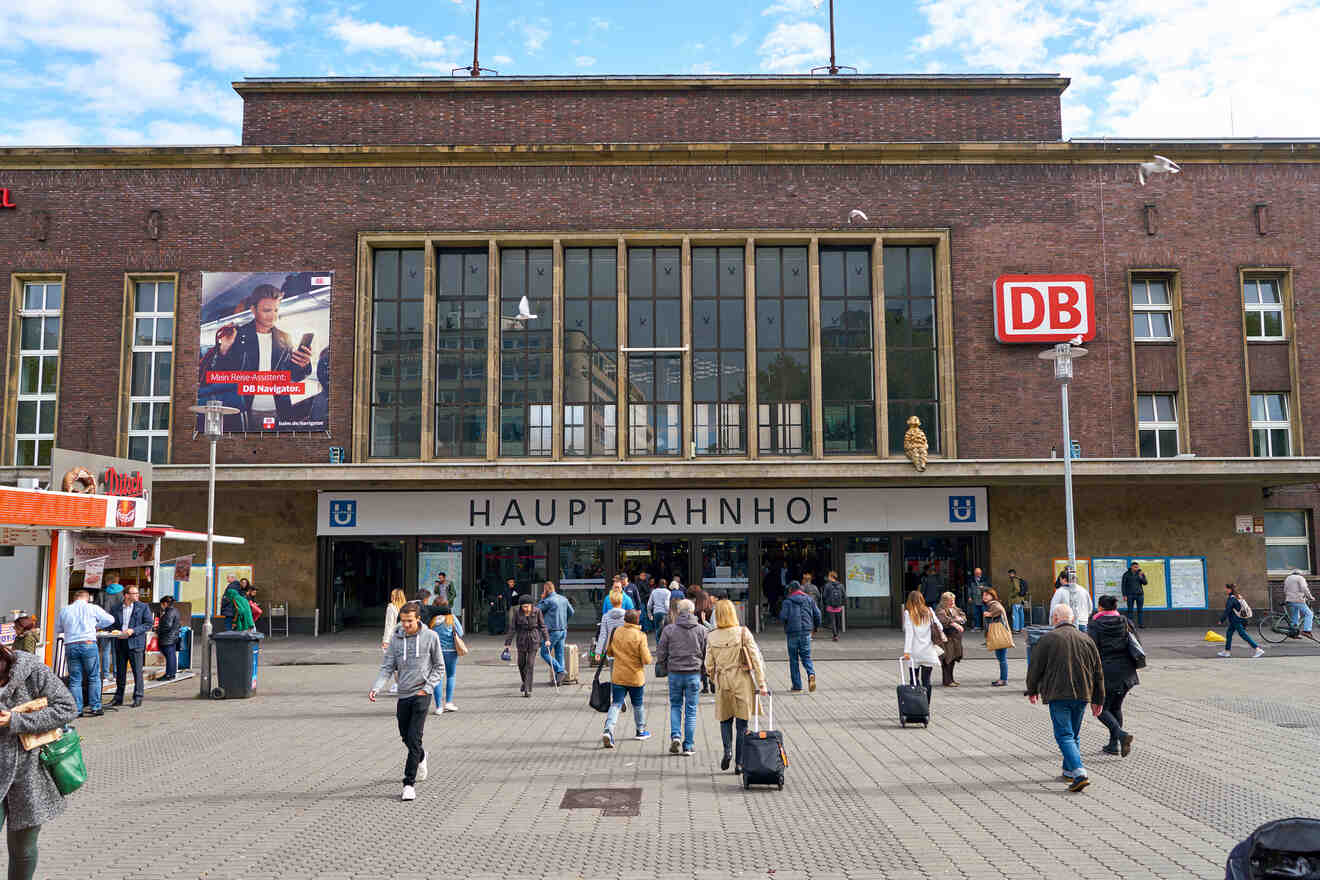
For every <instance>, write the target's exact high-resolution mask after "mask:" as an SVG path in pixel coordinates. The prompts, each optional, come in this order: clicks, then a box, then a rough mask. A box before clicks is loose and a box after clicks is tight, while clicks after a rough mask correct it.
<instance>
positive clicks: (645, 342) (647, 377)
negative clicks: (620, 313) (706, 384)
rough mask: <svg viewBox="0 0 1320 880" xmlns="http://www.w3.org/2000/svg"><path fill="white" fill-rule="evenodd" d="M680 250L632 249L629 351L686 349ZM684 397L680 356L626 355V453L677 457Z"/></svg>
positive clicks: (630, 264)
mask: <svg viewBox="0 0 1320 880" xmlns="http://www.w3.org/2000/svg"><path fill="white" fill-rule="evenodd" d="M681 273H682V259H681V257H680V253H679V249H678V248H647V247H641V248H630V249H629V250H628V347H629V348H679V347H681V346H682V345H683V325H682V305H683V303H682V283H681ZM682 399H683V356H682V354H681V353H680V352H677V351H675V352H656V351H650V352H635V353H630V354H629V355H628V453H629V454H630V455H679V454H680V453H681V452H682V450H681V449H680V448H679V447H680V441H679V438H680V436H681V434H682V420H681V417H680V413H679V410H680V409H681V407H682Z"/></svg>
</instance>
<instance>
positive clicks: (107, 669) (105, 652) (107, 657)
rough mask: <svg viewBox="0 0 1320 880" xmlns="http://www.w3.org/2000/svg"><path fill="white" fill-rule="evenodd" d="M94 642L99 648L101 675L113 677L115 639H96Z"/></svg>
mask: <svg viewBox="0 0 1320 880" xmlns="http://www.w3.org/2000/svg"><path fill="white" fill-rule="evenodd" d="M96 642H97V645H98V646H99V647H100V650H101V675H102V676H103V677H105V678H113V677H114V671H115V640H114V639H97V640H96Z"/></svg>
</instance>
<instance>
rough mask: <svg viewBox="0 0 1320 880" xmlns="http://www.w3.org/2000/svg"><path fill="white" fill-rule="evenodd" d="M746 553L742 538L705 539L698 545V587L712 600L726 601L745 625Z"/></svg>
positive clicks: (747, 568) (747, 584) (745, 540)
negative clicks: (699, 574)
mask: <svg viewBox="0 0 1320 880" xmlns="http://www.w3.org/2000/svg"><path fill="white" fill-rule="evenodd" d="M747 560H748V551H747V539H746V538H708V539H706V540H703V541H702V542H701V581H700V583H701V587H702V589H704V590H705V591H706V592H708V593H711V594H712V595H714V596H715V597H716V598H719V599H728V600H730V601H731V602H733V604H734V607H735V608H737V609H738V620H739V622H741V623H743V624H748V623H749V621H748V619H747V601H748V596H749V595H750V592H749V585H750V583H751V582H750V581H749V580H748V572H749V571H750V569H749V567H748V561H747Z"/></svg>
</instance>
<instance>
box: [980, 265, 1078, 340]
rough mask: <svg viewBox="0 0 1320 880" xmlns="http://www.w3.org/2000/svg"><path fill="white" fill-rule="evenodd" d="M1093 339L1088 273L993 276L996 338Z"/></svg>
mask: <svg viewBox="0 0 1320 880" xmlns="http://www.w3.org/2000/svg"><path fill="white" fill-rule="evenodd" d="M1077 336H1080V337H1082V341H1083V342H1085V341H1087V340H1089V339H1094V338H1095V284H1094V282H1092V281H1091V276H1090V275H1000V276H999V277H998V278H996V279H995V338H996V339H998V340H999V341H1000V342H1067V341H1069V340H1070V339H1073V338H1075V337H1077Z"/></svg>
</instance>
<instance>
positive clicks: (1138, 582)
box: [1122, 562, 1146, 628]
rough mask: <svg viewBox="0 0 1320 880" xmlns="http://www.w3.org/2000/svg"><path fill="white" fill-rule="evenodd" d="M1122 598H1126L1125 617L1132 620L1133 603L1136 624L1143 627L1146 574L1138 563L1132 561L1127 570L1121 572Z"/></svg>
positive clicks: (1144, 624)
mask: <svg viewBox="0 0 1320 880" xmlns="http://www.w3.org/2000/svg"><path fill="white" fill-rule="evenodd" d="M1122 586H1123V598H1124V599H1125V600H1127V618H1128V620H1132V608H1133V606H1134V605H1135V606H1136V609H1137V619H1136V621H1135V622H1136V624H1137V626H1139V627H1142V628H1145V626H1146V623H1145V621H1144V620H1143V618H1144V617H1145V613H1144V612H1145V606H1146V575H1145V573H1144V572H1142V570H1141V565H1140V564H1139V563H1136V562H1134V563H1132V565H1131V566H1129V567H1128V570H1127V571H1125V572H1123V584H1122Z"/></svg>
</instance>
